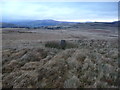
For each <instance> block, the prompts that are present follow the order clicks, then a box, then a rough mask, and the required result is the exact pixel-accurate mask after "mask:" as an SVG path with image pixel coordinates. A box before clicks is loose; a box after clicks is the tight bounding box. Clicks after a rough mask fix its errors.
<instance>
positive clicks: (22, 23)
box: [1, 19, 120, 28]
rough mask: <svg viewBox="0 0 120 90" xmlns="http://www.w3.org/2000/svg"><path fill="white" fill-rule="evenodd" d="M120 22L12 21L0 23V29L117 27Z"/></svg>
mask: <svg viewBox="0 0 120 90" xmlns="http://www.w3.org/2000/svg"><path fill="white" fill-rule="evenodd" d="M119 22H120V21H115V22H90V23H89V22H86V23H80V22H65V21H55V20H51V19H46V20H34V21H32V20H31V21H30V20H28V21H12V22H7V23H6V22H2V23H1V24H2V25H1V27H3V28H15V27H29V28H35V27H42V26H79V25H85V24H87V25H91V26H94V25H99V26H100V25H109V26H110V25H112V26H117V25H118V23H119Z"/></svg>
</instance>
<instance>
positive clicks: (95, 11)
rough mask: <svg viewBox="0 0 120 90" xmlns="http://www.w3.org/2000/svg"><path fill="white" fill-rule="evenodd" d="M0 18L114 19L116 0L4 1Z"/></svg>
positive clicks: (81, 20) (116, 16)
mask: <svg viewBox="0 0 120 90" xmlns="http://www.w3.org/2000/svg"><path fill="white" fill-rule="evenodd" d="M1 5H2V7H1V8H2V20H3V21H14V20H15V21H17V20H43V19H53V20H59V21H74V22H76V21H77V22H85V21H116V20H118V3H117V2H24V1H4V2H2V3H1Z"/></svg>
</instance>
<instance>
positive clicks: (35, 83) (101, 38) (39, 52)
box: [2, 28, 119, 88]
mask: <svg viewBox="0 0 120 90" xmlns="http://www.w3.org/2000/svg"><path fill="white" fill-rule="evenodd" d="M61 40H66V45H67V46H66V47H65V49H61V48H58V47H57V46H56V45H59V44H60V41H61ZM48 42H50V43H49V44H48ZM47 44H48V45H47ZM50 44H52V45H54V44H55V47H54V48H53V47H52V46H50ZM2 49H3V50H2V57H3V59H2V71H3V72H2V73H3V75H2V83H3V87H12V88H21V87H23V88H96V87H101V88H116V87H117V84H118V82H117V81H118V79H119V78H118V71H119V67H118V32H117V29H116V28H112V29H111V30H110V29H108V30H107V29H80V28H77V29H75V28H70V29H59V30H47V29H24V28H21V29H19V28H5V29H3V33H2Z"/></svg>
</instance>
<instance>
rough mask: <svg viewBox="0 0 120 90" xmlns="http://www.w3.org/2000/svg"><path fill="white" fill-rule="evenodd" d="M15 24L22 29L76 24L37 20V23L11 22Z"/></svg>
mask: <svg viewBox="0 0 120 90" xmlns="http://www.w3.org/2000/svg"><path fill="white" fill-rule="evenodd" d="M11 23H13V24H16V25H17V26H22V27H41V26H56V25H61V24H64V25H65V24H70V23H74V22H61V21H55V20H49V19H48V20H35V21H20V22H11Z"/></svg>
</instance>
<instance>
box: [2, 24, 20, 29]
mask: <svg viewBox="0 0 120 90" xmlns="http://www.w3.org/2000/svg"><path fill="white" fill-rule="evenodd" d="M17 27H18V26H17V25H15V24H11V23H0V28H17Z"/></svg>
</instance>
